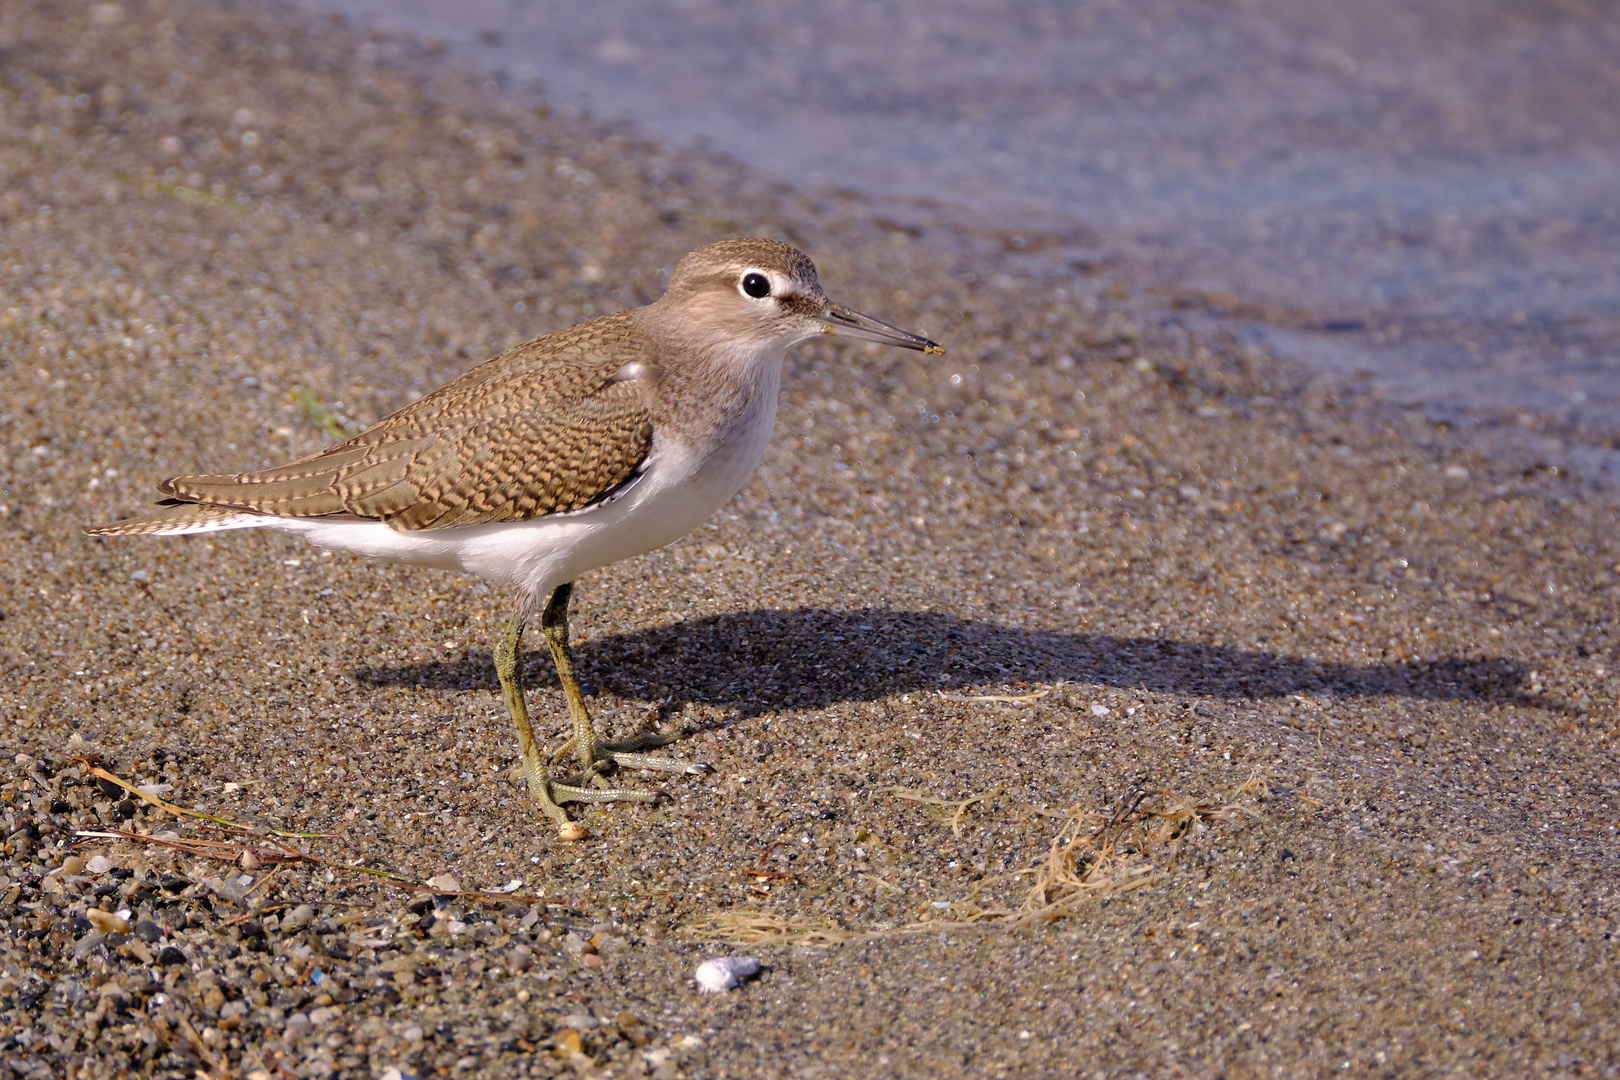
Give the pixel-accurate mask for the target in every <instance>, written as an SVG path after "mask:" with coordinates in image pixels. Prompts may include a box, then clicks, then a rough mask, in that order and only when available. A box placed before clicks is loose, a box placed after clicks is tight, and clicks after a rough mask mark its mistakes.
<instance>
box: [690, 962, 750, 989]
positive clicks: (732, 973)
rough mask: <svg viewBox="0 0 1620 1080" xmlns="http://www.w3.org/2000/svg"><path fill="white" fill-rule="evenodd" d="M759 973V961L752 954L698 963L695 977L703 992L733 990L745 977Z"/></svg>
mask: <svg viewBox="0 0 1620 1080" xmlns="http://www.w3.org/2000/svg"><path fill="white" fill-rule="evenodd" d="M758 974H759V961H758V960H756V959H754V958H753V957H752V956H725V957H716V958H715V959H713V960H705V961H703V963H701V964H699V965H698V968H697V972H696V974H695V976H694V977H695V978H696V979H697V984H698V989H699V990H701V991H703V993H705V994H719V993H723V992H725V991H727V990H733V989H735V988H736V987H737V985H738V984H739V983H740V982H741V981H742V980H743V979H746V978H749V977H751V976H754V975H758Z"/></svg>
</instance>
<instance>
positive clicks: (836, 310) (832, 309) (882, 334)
mask: <svg viewBox="0 0 1620 1080" xmlns="http://www.w3.org/2000/svg"><path fill="white" fill-rule="evenodd" d="M816 318H817V319H818V320H819V321H820V322H821V323H822V324H823V326H824V327H825V329H823V330H822V331H821V332H822V333H823V334H838V335H840V336H842V337H853V338H860V339H862V340H863V341H876V342H879V343H880V344H883V345H898V346H900V347H901V348H902V349H916V350H917V351H918V352H923V353H930V354H932V355H934V356H944V355H945V346H943V345H941V344H940V343H939V342H937V341H929V340H928V339H927V338H925V337H919V336H917V335H916V334H912V333H908V332H907V331H905V330H902V329H900V328H899V327H897V326H890V325H889V324H888V323H886V322H878V321H877V320H876V319H874V318H872V317H871V316H870V315H862V314H861V313H860V312H858V311H851V310H849V308H847V307H845V306H844V305H842V304H831V303H830V304H828V305H827V307H826V308H825V309H824V310H823V311H822V313H821V314H820V315H817V316H816Z"/></svg>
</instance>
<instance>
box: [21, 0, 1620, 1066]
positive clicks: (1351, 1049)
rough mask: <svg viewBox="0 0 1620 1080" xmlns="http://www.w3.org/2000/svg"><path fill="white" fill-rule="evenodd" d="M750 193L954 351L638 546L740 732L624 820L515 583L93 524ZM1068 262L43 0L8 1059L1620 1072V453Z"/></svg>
mask: <svg viewBox="0 0 1620 1080" xmlns="http://www.w3.org/2000/svg"><path fill="white" fill-rule="evenodd" d="M735 235H759V236H771V237H777V238H780V239H784V240H787V241H789V242H792V243H794V244H796V245H798V246H800V247H802V248H803V249H804V250H806V251H807V252H809V253H810V255H811V256H812V257H813V258H814V259H815V260H816V263H817V266H818V267H819V269H820V273H821V279H822V283H823V285H824V286H825V287H826V289H827V291H828V294H829V295H830V296H832V297H833V298H834V299H837V300H839V301H841V302H843V303H847V304H849V305H850V306H852V307H854V308H857V309H859V310H861V311H865V312H868V313H870V314H872V315H874V316H876V317H879V318H882V319H884V320H885V321H889V322H892V323H894V324H896V325H898V326H903V327H906V328H908V329H911V330H915V331H917V332H920V333H925V334H927V335H929V336H930V337H933V338H935V339H937V340H939V341H941V342H943V343H944V344H945V346H946V347H947V349H948V350H949V351H948V353H947V355H945V356H944V357H939V358H936V357H923V356H920V355H917V354H902V353H898V352H896V351H892V350H889V351H885V350H882V349H879V348H878V347H875V346H873V347H870V348H868V347H865V346H861V345H852V344H847V343H845V344H840V343H837V342H832V341H829V342H827V343H821V342H810V343H806V344H804V345H801V346H798V347H796V348H795V349H794V350H793V351H792V352H790V354H789V357H788V365H787V370H786V373H785V376H784V390H783V394H782V400H781V406H780V413H779V416H778V422H777V431H776V436H775V439H774V441H773V443H772V446H771V449H770V451H769V454H768V456H767V458H766V461H765V464H764V466H763V467H762V468H761V469H760V471H759V473H758V474H757V476H756V477H755V479H754V480H753V482H752V483H751V484H750V485H749V486H748V488H747V489H746V490H745V491H744V492H743V493H742V495H740V496H739V497H738V498H737V499H736V500H735V501H734V502H733V503H732V504H731V505H730V506H728V507H727V508H726V509H725V510H723V511H722V512H721V513H720V514H719V515H718V516H717V517H716V518H715V519H714V520H713V521H712V522H711V523H710V524H709V525H707V526H705V527H704V528H702V529H700V530H699V531H698V532H697V533H695V534H693V535H692V536H690V537H688V538H687V539H685V540H683V541H681V542H679V543H677V544H675V545H673V546H671V547H670V548H667V549H665V550H663V551H661V552H658V553H656V554H654V555H650V556H647V557H644V558H641V559H638V560H634V561H630V562H626V563H621V564H619V565H617V566H614V567H612V568H610V569H608V570H604V571H601V572H598V573H596V574H593V575H591V576H589V577H587V578H586V579H584V580H582V581H581V582H580V583H579V586H578V590H577V592H576V598H575V604H574V609H573V610H574V623H573V628H574V635H575V642H576V646H577V649H578V657H579V664H580V668H581V674H582V676H583V677H584V678H585V679H586V680H587V681H588V682H589V683H590V684H591V687H592V688H593V689H594V694H593V696H592V698H591V707H592V709H593V710H594V713H595V715H596V717H597V720H598V724H599V726H601V727H602V728H604V729H606V730H607V731H609V732H611V733H613V734H614V735H619V736H623V735H628V734H632V733H635V732H639V731H646V730H657V731H663V732H673V733H679V734H681V735H682V736H683V738H682V740H681V741H680V742H679V743H678V744H677V745H676V746H675V747H674V748H673V749H674V751H675V752H677V753H679V754H680V755H682V756H686V757H691V758H693V759H695V760H701V761H705V762H708V763H710V764H712V765H713V766H714V767H715V769H716V771H715V773H714V774H713V775H712V776H709V777H705V778H700V779H694V780H686V779H675V780H668V779H653V778H647V777H630V778H628V779H627V781H626V782H627V783H629V784H631V785H634V786H647V787H659V788H662V789H663V790H664V791H666V792H667V793H668V796H669V797H668V798H667V799H666V800H664V801H662V802H660V803H658V804H656V805H652V806H647V807H634V808H631V807H619V808H614V809H607V810H596V811H590V812H586V813H583V814H581V815H580V817H581V821H582V823H583V824H584V825H585V826H586V828H587V830H588V832H589V836H588V837H587V838H586V839H585V840H583V841H581V842H578V843H572V844H569V843H563V842H561V841H560V840H559V839H557V837H556V835H555V830H554V829H553V828H552V827H551V826H550V824H549V823H547V822H546V821H545V820H544V819H543V818H542V817H541V816H540V815H539V814H538V813H537V812H536V810H535V808H534V807H533V806H532V805H531V804H530V802H529V800H528V796H527V793H526V791H525V789H524V788H523V785H522V783H521V782H520V781H515V780H514V779H513V778H512V776H511V770H512V767H513V765H514V763H515V762H516V760H517V745H516V738H515V736H514V734H513V732H512V730H511V727H510V723H509V721H508V719H507V715H506V710H505V707H504V705H503V702H502V700H501V696H500V692H499V689H498V687H497V685H496V682H495V675H494V670H493V666H492V663H491V660H490V650H491V648H492V646H493V644H494V640H495V637H496V634H497V633H498V631H499V628H500V626H501V624H502V621H503V620H504V619H505V618H506V616H507V615H508V614H509V612H510V610H511V607H512V605H513V603H514V598H513V597H511V596H507V595H504V594H502V593H500V592H499V591H498V590H492V589H490V588H488V587H487V586H484V585H481V584H479V583H477V582H475V581H472V580H469V579H464V578H461V577H458V576H456V575H452V574H442V573H439V574H436V573H431V572H427V571H417V570H409V569H404V568H399V567H390V566H378V565H372V564H367V563H364V562H362V561H360V560H358V559H353V558H349V557H339V556H331V555H328V554H323V553H322V552H321V551H319V550H317V549H315V548H312V547H308V546H305V545H302V544H300V543H299V542H297V541H296V540H293V539H291V538H287V537H281V536H270V535H259V534H252V535H247V534H236V535H220V536H215V537H208V538H193V539H185V540H142V539H124V540H116V541H109V540H98V539H91V538H88V537H85V536H84V535H82V533H81V531H80V530H81V527H82V525H84V524H85V523H89V522H109V521H113V520H116V519H118V518H120V517H124V516H128V515H131V514H133V513H135V512H137V511H139V510H140V509H142V508H143V507H144V506H146V505H147V504H149V503H150V502H152V501H153V500H154V499H155V498H156V493H155V488H154V485H155V484H156V482H157V481H159V480H161V479H163V478H165V477H168V476H173V475H177V474H182V473H190V472H197V471H238V470H247V469H251V468H256V467H260V466H263V465H270V464H275V463H279V462H282V461H286V460H290V459H292V458H294V457H297V456H300V455H303V454H307V453H311V452H314V451H316V450H318V449H320V448H321V447H322V446H323V445H328V444H330V441H331V438H330V436H329V434H327V433H326V432H325V431H323V429H322V426H321V424H320V423H319V422H318V420H320V418H321V417H322V416H323V415H325V414H329V415H330V418H331V420H332V422H333V423H335V424H336V425H340V426H342V427H343V428H345V429H348V430H356V431H357V430H359V429H360V428H362V427H364V426H365V425H367V424H369V423H372V422H374V421H376V420H378V419H380V418H382V417H383V416H386V415H388V414H389V413H390V412H392V411H393V410H395V409H397V408H399V407H401V406H403V405H405V404H407V403H408V402H410V401H411V400H413V399H415V398H416V397H418V396H420V395H421V394H423V393H425V392H426V391H428V390H430V389H432V388H433V387H435V386H437V385H439V384H440V383H442V382H444V381H447V380H448V379H450V378H452V377H454V376H455V375H457V374H459V373H460V372H462V371H464V370H466V369H467V368H468V367H470V366H472V365H473V364H475V363H477V362H478V361H480V360H483V359H484V358H486V357H488V356H490V355H492V354H494V353H495V352H497V351H499V350H500V349H502V348H504V347H506V346H508V345H511V344H515V343H517V342H520V341H523V340H526V339H528V338H532V337H535V336H538V335H540V334H543V333H546V332H549V331H551V330H554V329H557V328H560V327H563V326H566V325H569V324H571V323H574V322H577V321H580V320H582V319H585V318H588V317H591V316H593V315H598V314H603V313H606V312H610V311H614V310H618V309H620V308H624V307H628V306H632V305H636V304H641V303H646V302H649V301H651V300H652V299H654V298H656V297H657V296H658V295H659V294H660V292H661V291H662V281H663V280H664V277H665V276H667V274H668V271H669V270H670V268H671V267H673V265H674V264H675V261H676V260H677V259H678V258H679V257H680V256H681V255H683V254H684V253H686V252H687V251H690V250H692V249H693V248H696V247H698V246H700V245H702V244H704V243H707V242H710V241H713V240H717V239H721V238H723V237H726V236H735ZM1027 243H1028V238H1022V239H1021V238H1014V237H1007V236H1000V235H994V234H969V233H959V232H951V231H948V230H945V229H943V228H941V229H926V228H924V229H919V228H917V227H914V226H901V225H899V224H897V223H894V222H891V221H887V220H885V219H883V218H882V217H881V216H877V215H875V214H874V212H873V211H872V210H871V208H870V207H869V206H867V205H865V204H863V202H862V201H861V200H859V199H857V198H853V197H839V196H811V195H807V194H803V193H799V192H795V191H792V190H788V189H784V188H782V187H780V186H777V185H773V184H769V183H766V182H764V181H761V180H759V179H758V178H756V177H754V176H752V175H751V174H749V173H748V172H747V171H746V170H744V169H743V168H742V167H740V166H738V165H735V164H733V163H730V162H728V161H725V160H723V159H719V158H715V157H710V156H706V155H704V154H702V153H700V152H697V151H687V150H672V149H670V148H668V147H663V146H659V145H652V144H649V143H646V142H645V141H641V140H639V139H637V138H636V137H635V136H634V135H633V134H630V133H628V132H626V131H624V130H622V129H619V128H615V127H614V126H612V125H603V124H600V123H597V122H595V121H593V120H591V119H590V118H588V117H580V116H577V115H572V114H563V113H558V112H553V111H552V110H550V109H548V108H546V107H545V106H544V104H542V103H538V102H536V101H535V100H533V99H531V98H530V97H527V96H525V95H524V94H523V93H522V92H521V91H520V90H514V89H510V88H509V89H502V88H500V87H497V86H495V85H494V84H493V83H486V82H485V81H483V79H482V78H480V77H475V76H471V75H467V74H462V73H458V72H457V71H455V70H453V69H452V68H450V67H449V66H447V65H445V64H444V63H442V61H441V58H438V57H436V55H435V54H434V53H433V51H432V50H431V49H430V48H427V47H424V46H423V45H421V44H418V43H414V42H412V41H409V40H405V39H400V38H393V37H389V36H386V35H381V34H372V35H366V34H362V33H359V32H356V31H353V30H351V29H348V28H346V27H345V26H344V25H342V24H340V23H337V22H333V21H329V20H325V19H319V18H316V17H313V16H305V15H300V14H298V13H297V12H293V11H289V10H286V9H283V8H275V9H262V8H260V7H258V6H257V5H256V4H254V3H245V4H240V5H235V6H231V7H229V8H225V7H216V6H214V5H211V4H207V3H202V2H193V0H172V2H160V0H154V2H151V3H138V2H134V0H129V2H120V3H100V4H88V5H86V4H72V5H64V4H50V3H44V2H36V0H24V2H15V3H10V4H7V5H5V6H4V7H3V8H0V582H3V588H0V669H3V679H0V752H3V757H0V760H3V761H4V762H5V763H6V764H5V769H4V771H3V773H0V823H3V825H4V830H3V832H0V844H3V849H0V851H3V855H0V1080H11V1078H14V1077H28V1078H30V1080H32V1078H35V1077H39V1078H44V1077H57V1076H71V1077H76V1078H87V1080H88V1078H99V1077H113V1076H119V1075H140V1076H147V1075H150V1076H172V1077H186V1078H191V1077H195V1076H198V1075H207V1076H210V1077H225V1076H231V1077H251V1078H255V1080H257V1078H259V1077H266V1078H268V1077H287V1076H297V1077H327V1076H332V1077H343V1078H349V1077H384V1076H389V1077H391V1076H394V1075H398V1076H401V1077H408V1076H418V1077H425V1076H429V1075H441V1074H443V1075H466V1076H479V1077H483V1076H491V1077H504V1076H569V1077H573V1076H602V1077H606V1076H614V1077H639V1076H646V1077H658V1078H661V1080H664V1078H673V1077H722V1076H724V1077H754V1076H757V1077H784V1078H785V1077H805V1078H810V1077H844V1076H899V1077H941V1076H1007V1077H1037V1076H1077V1075H1085V1076H1098V1077H1115V1076H1143V1077H1172V1076H1187V1077H1206V1076H1207V1077H1217V1076H1221V1077H1248V1076H1277V1077H1295V1076H1308V1075H1325V1074H1328V1073H1330V1072H1331V1073H1335V1074H1351V1075H1370V1076H1391V1077H1395V1076H1418V1075H1422V1076H1442V1075H1446V1076H1449V1075H1456V1076H1504V1077H1507V1076H1525V1075H1532V1074H1535V1075H1551V1076H1612V1075H1616V1074H1620V1008H1617V1006H1616V1001H1617V1000H1620V937H1617V935H1620V926H1617V923H1616V920H1617V914H1620V913H1617V910H1616V904H1617V891H1620V886H1617V884H1616V883H1617V882H1620V860H1617V857H1616V825H1617V822H1620V813H1617V809H1620V770H1617V768H1616V755H1617V749H1620V746H1617V738H1620V709H1617V708H1616V705H1615V695H1616V690H1617V687H1620V675H1617V672H1616V669H1617V668H1620V651H1617V643H1616V641H1615V639H1614V633H1615V618H1616V612H1617V605H1620V530H1617V526H1616V510H1617V506H1620V492H1617V491H1616V489H1615V488H1613V487H1612V486H1608V487H1606V486H1602V485H1600V484H1598V483H1596V482H1594V480H1593V478H1591V477H1589V476H1586V475H1583V474H1582V473H1581V472H1580V471H1579V470H1578V469H1572V468H1571V467H1570V463H1569V462H1567V461H1564V460H1562V459H1559V458H1556V457H1545V458H1538V457H1535V456H1532V455H1530V454H1529V452H1528V451H1524V450H1514V449H1512V448H1511V447H1503V446H1500V445H1496V444H1494V443H1487V442H1483V441H1480V440H1478V439H1476V438H1475V437H1474V436H1473V435H1471V434H1470V433H1468V432H1464V431H1455V430H1452V429H1450V428H1449V427H1447V426H1446V425H1445V424H1442V423H1436V422H1435V421H1434V420H1432V419H1430V418H1426V417H1425V416H1424V415H1423V414H1422V413H1421V412H1418V411H1416V410H1403V409H1398V408H1395V407H1394V406H1392V405H1390V404H1388V403H1387V402H1383V401H1380V400H1378V399H1377V396H1376V395H1373V394H1369V393H1364V392H1362V391H1360V390H1358V389H1357V388H1356V387H1355V386H1354V385H1344V384H1337V383H1333V382H1330V381H1326V380H1324V379H1321V378H1318V377H1314V376H1310V375H1307V374H1306V373H1304V372H1302V371H1300V370H1299V369H1297V368H1295V367H1293V366H1291V365H1289V364H1287V363H1285V362H1284V361H1282V360H1280V359H1278V358H1277V357H1275V356H1272V355H1269V354H1267V353H1265V352H1263V351H1259V350H1256V349H1254V348H1253V347H1251V346H1242V345H1239V344H1237V343H1236V340H1235V339H1234V338H1233V337H1231V336H1230V335H1227V334H1224V333H1222V331H1221V329H1220V325H1219V323H1218V322H1215V321H1211V320H1209V319H1207V318H1204V317H1201V316H1200V317H1198V318H1194V317H1193V316H1194V314H1195V313H1193V312H1189V311H1188V310H1186V309H1185V308H1184V307H1182V306H1178V304H1177V302H1176V298H1175V297H1173V296H1163V295H1157V294H1155V293H1153V292H1151V291H1150V290H1148V289H1146V288H1144V287H1143V286H1142V283H1141V282H1139V281H1136V280H1133V279H1132V278H1131V277H1130V276H1129V273H1128V271H1126V270H1123V269H1110V268H1109V267H1108V266H1101V267H1098V268H1097V270H1096V272H1095V273H1093V274H1091V275H1090V276H1086V275H1079V276H1076V277H1074V278H1069V279H1064V280H1061V281H1057V282H1054V281H1053V280H1051V279H1050V278H1048V277H1044V276H1042V275H1040V274H1037V273H1036V272H1034V270H1032V266H1033V264H1032V263H1030V262H1029V261H1027V260H1025V259H1023V258H1022V257H1021V254H1020V251H1021V246H1022V247H1024V248H1027ZM323 410H324V413H323ZM537 649H538V641H537V640H535V641H531V648H530V658H529V663H528V666H527V675H526V677H527V680H528V684H529V686H530V688H531V698H530V709H531V711H532V712H533V714H534V715H535V717H536V722H537V724H538V725H539V726H540V727H542V728H543V729H544V730H545V731H546V732H547V733H548V738H553V739H560V738H561V733H562V732H563V731H564V730H565V728H566V722H567V718H566V714H565V711H564V708H563V703H562V700H561V696H560V694H559V693H558V689H557V681H556V677H555V674H554V672H553V671H552V670H551V668H550V662H549V659H547V658H546V657H545V656H544V655H543V654H539V653H537V652H536V650H537ZM124 785H127V786H124ZM157 803H163V804H166V805H167V806H169V807H176V808H184V809H185V810H189V811H195V812H197V813H200V814H206V815H209V816H210V817H209V818H201V817H198V816H196V815H195V814H184V813H178V812H175V811H173V810H170V809H165V808H164V807H163V806H160V805H157ZM210 819H212V820H210ZM119 834H127V835H119ZM125 912H127V914H121V913H125ZM715 956H749V957H754V958H757V959H758V960H759V961H760V962H761V964H762V971H761V972H760V973H759V974H758V975H757V976H756V977H754V978H751V979H749V980H747V981H745V982H744V983H743V984H742V985H741V986H740V987H738V988H737V989H734V990H731V991H729V992H726V993H720V994H713V995H707V994H702V993H700V992H699V988H698V985H697V983H696V982H695V981H694V978H693V975H694V971H695V969H696V967H697V965H698V964H699V962H701V961H702V960H704V959H706V958H709V957H715ZM391 1070H397V1073H396V1072H394V1071H391Z"/></svg>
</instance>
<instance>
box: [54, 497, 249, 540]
mask: <svg viewBox="0 0 1620 1080" xmlns="http://www.w3.org/2000/svg"><path fill="white" fill-rule="evenodd" d="M275 521H276V519H275V518H274V517H273V516H271V515H269V514H258V513H254V512H253V511H252V510H241V509H238V508H235V507H229V506H203V505H201V504H199V503H189V502H181V501H179V500H170V501H167V502H163V503H159V504H158V508H157V509H156V510H154V511H153V512H152V513H150V514H147V515H145V516H144V517H138V518H130V519H129V520H128V521H118V522H114V523H113V524H111V525H86V526H85V527H84V531H85V532H87V533H89V534H90V535H91V536H190V535H191V534H193V533H211V532H223V531H225V530H226V529H260V528H264V527H266V526H269V525H273V524H274V523H275Z"/></svg>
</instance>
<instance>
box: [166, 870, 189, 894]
mask: <svg viewBox="0 0 1620 1080" xmlns="http://www.w3.org/2000/svg"><path fill="white" fill-rule="evenodd" d="M161 884H162V887H163V891H164V892H172V893H177V892H180V891H181V890H183V889H185V888H186V887H187V886H188V885H190V884H191V882H189V881H187V880H186V879H185V878H183V877H180V876H179V875H178V874H169V875H166V876H165V877H164V878H163V881H162V882H161Z"/></svg>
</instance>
